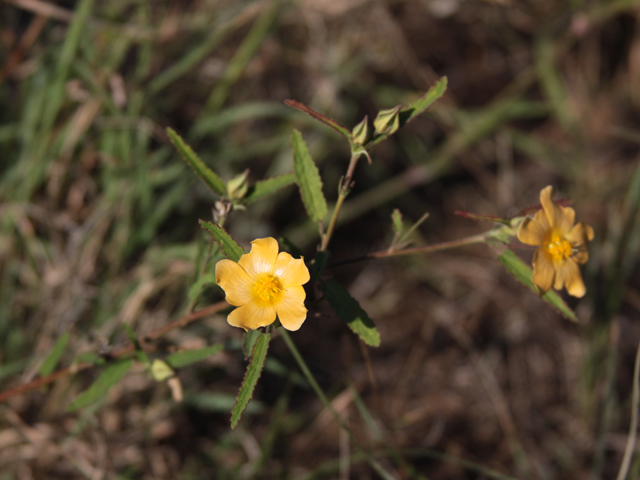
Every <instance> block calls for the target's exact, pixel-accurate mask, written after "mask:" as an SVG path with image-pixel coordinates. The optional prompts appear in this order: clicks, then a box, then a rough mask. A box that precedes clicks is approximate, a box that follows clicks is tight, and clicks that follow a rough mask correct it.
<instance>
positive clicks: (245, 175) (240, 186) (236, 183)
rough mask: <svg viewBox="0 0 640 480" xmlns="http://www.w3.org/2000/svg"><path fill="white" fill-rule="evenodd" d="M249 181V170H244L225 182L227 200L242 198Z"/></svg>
mask: <svg viewBox="0 0 640 480" xmlns="http://www.w3.org/2000/svg"><path fill="white" fill-rule="evenodd" d="M248 179H249V169H246V170H245V171H244V172H242V173H241V174H240V175H238V176H237V177H234V178H232V179H231V180H229V181H228V182H227V193H228V194H229V198H232V199H234V200H240V199H242V198H244V196H245V195H246V194H247V191H248V189H249V183H248V182H247V180H248Z"/></svg>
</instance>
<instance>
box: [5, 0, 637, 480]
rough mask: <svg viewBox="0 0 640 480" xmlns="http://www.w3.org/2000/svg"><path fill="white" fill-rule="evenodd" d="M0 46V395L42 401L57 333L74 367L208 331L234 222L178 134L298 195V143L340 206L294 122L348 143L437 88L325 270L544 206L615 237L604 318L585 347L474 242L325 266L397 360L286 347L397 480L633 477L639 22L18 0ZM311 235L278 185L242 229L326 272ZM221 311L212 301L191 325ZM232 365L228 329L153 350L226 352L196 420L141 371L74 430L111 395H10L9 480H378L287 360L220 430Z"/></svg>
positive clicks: (349, 210) (192, 373) (616, 15)
mask: <svg viewBox="0 0 640 480" xmlns="http://www.w3.org/2000/svg"><path fill="white" fill-rule="evenodd" d="M0 45H1V47H0V67H1V68H0V82H1V83H0V388H2V389H6V388H9V387H11V386H15V385H17V384H20V383H23V382H26V381H29V380H31V379H33V378H34V377H36V376H37V375H38V371H39V368H40V364H41V362H42V360H43V358H45V356H46V355H47V353H48V352H49V351H50V350H51V348H52V346H53V345H54V343H55V342H56V340H57V339H58V338H59V337H60V336H61V335H62V334H64V333H65V332H68V333H69V334H70V342H69V344H68V346H67V348H66V350H65V353H64V355H63V356H62V359H61V365H69V364H71V363H72V362H73V361H74V360H75V359H77V358H79V356H80V355H82V354H91V353H92V354H99V355H106V356H108V354H109V352H110V351H112V350H113V349H116V348H119V347H122V346H123V345H126V344H127V342H128V340H127V337H126V334H125V332H124V330H123V328H122V324H127V325H129V326H130V327H131V328H132V329H133V330H134V331H135V332H136V333H137V334H138V335H141V336H142V335H145V334H146V333H148V332H151V331H153V330H154V329H157V328H159V327H161V326H163V325H166V324H167V323H169V322H170V321H172V320H174V319H175V318H178V317H179V316H181V315H184V314H185V313H187V312H188V310H189V308H190V307H192V306H193V305H191V299H190V296H189V290H190V288H191V287H192V285H193V284H194V283H196V281H197V278H198V276H199V275H200V274H201V273H203V272H204V271H210V270H211V265H212V264H206V263H205V261H204V259H205V258H206V252H207V249H208V247H209V244H210V237H209V235H208V234H206V235H205V234H203V233H202V232H201V230H200V228H199V226H198V219H205V220H211V215H212V214H211V210H212V207H213V203H214V201H215V200H216V199H215V198H214V196H213V195H212V194H211V193H210V192H209V191H208V190H207V189H206V187H204V186H203V185H202V184H201V183H200V181H199V180H198V178H197V177H196V176H195V174H193V172H192V171H191V170H189V169H188V167H187V166H186V165H185V164H184V163H183V162H182V160H181V159H180V157H179V155H178V153H177V152H176V151H175V149H174V148H173V147H172V145H171V144H170V142H169V141H168V138H167V136H166V134H165V128H166V127H172V128H174V129H175V130H176V131H178V132H179V133H180V134H181V135H182V136H183V137H184V138H185V140H186V141H187V142H188V143H189V144H190V145H191V146H192V147H193V148H194V149H195V150H196V151H197V152H198V154H199V155H200V156H201V158H202V159H203V160H204V161H205V162H206V163H207V164H208V165H209V166H211V168H213V169H214V170H215V171H217V172H218V173H219V174H220V175H221V176H222V177H223V178H224V179H225V180H228V179H229V178H232V177H233V176H235V175H237V174H239V173H241V172H242V171H244V170H245V169H247V168H249V169H250V179H251V181H255V180H259V179H262V178H265V177H266V176H271V175H276V174H279V173H284V172H289V171H291V169H292V160H291V157H292V154H291V149H290V146H289V138H290V134H291V131H292V128H294V127H295V128H298V129H301V130H302V131H303V133H304V135H305V139H306V140H307V142H308V144H309V147H310V150H311V152H312V154H313V155H314V158H315V160H316V162H317V163H318V165H319V168H320V171H321V173H322V176H323V179H324V185H325V194H326V196H327V197H328V198H329V199H330V200H332V199H335V197H336V188H337V187H336V185H337V182H338V179H339V177H340V176H341V175H342V174H343V173H344V171H345V169H346V165H347V162H348V159H349V151H348V148H347V146H346V143H345V142H344V141H342V140H341V139H340V138H339V137H338V135H337V134H336V133H335V132H334V131H332V130H331V129H329V128H327V127H324V126H322V125H320V124H314V123H313V121H312V120H311V119H310V118H309V117H306V116H304V115H303V114H301V113H300V112H297V111H295V110H293V109H290V108H288V107H286V106H285V105H284V104H283V101H284V100H285V99H289V98H293V99H296V100H299V101H301V102H304V103H306V104H308V105H310V106H312V107H313V108H314V109H316V110H317V111H320V112H323V113H326V114H327V115H330V116H331V117H333V118H335V119H336V120H338V121H339V122H341V123H342V124H344V125H347V126H349V127H351V126H353V125H355V124H356V123H358V122H359V121H360V120H361V119H362V117H363V116H364V115H369V116H370V118H371V117H372V116H375V114H376V112H377V111H378V110H380V109H383V108H389V107H393V106H395V105H398V104H407V103H409V102H410V101H412V100H414V99H415V98H417V97H418V96H419V95H420V94H422V93H424V92H425V91H426V90H427V89H428V88H429V87H430V86H431V85H433V83H435V81H436V80H437V79H438V78H440V77H441V76H443V75H446V76H447V77H448V79H449V89H448V91H447V94H446V95H445V97H444V98H443V99H441V100H439V101H438V102H437V103H436V104H435V105H434V106H433V107H432V108H431V109H430V110H429V112H428V113H427V114H426V115H423V116H422V117H420V118H418V119H416V120H415V121H414V122H412V123H411V124H410V125H409V126H407V127H406V128H405V129H402V130H401V131H400V132H399V133H398V134H397V135H395V136H394V137H393V138H392V139H390V140H389V141H387V142H384V143H382V144H380V145H379V146H377V147H376V148H375V149H374V151H373V160H374V161H373V164H372V165H371V166H369V165H366V164H365V163H364V162H362V163H361V164H360V165H359V168H358V171H357V172H356V185H355V188H354V190H353V192H352V195H351V196H350V198H349V200H348V201H347V203H346V206H345V210H344V212H343V213H344V215H343V217H342V220H344V221H345V222H343V225H342V226H341V227H340V228H339V229H338V231H337V233H336V236H335V238H334V242H333V252H334V258H335V259H341V258H347V257H353V256H358V255H362V254H364V253H367V252H370V251H374V250H379V249H382V248H385V247H387V246H388V245H389V242H390V240H391V238H392V233H391V228H390V225H391V220H390V213H391V211H392V210H393V209H394V208H399V209H401V211H402V212H403V214H404V218H405V220H407V221H416V220H417V219H418V218H420V217H421V216H422V215H423V213H425V212H428V213H429V214H430V217H429V219H428V220H427V221H426V222H425V223H424V224H423V225H422V226H421V227H420V228H419V231H418V235H417V236H416V242H417V243H418V244H424V243H430V242H439V241H446V240H453V239H456V238H460V237H462V236H465V235H471V234H474V233H478V232H480V231H482V230H483V229H485V228H487V226H486V225H484V224H476V223H473V222H472V221H470V220H468V219H464V218H460V217H456V216H455V215H454V213H453V212H454V211H456V210H468V211H472V212H476V213H483V214H490V215H491V214H492V215H512V214H515V213H516V212H518V211H519V210H520V209H521V208H523V207H525V206H528V205H531V204H535V203H537V202H538V194H539V191H540V189H541V188H543V187H544V186H546V185H550V184H552V185H555V186H556V188H557V189H558V191H559V192H560V195H559V196H562V197H570V198H571V199H572V200H573V205H574V207H575V208H576V210H577V214H578V219H579V220H583V221H585V222H587V223H589V224H591V225H593V226H594V228H595V231H596V239H595V241H594V242H593V244H592V246H591V261H590V263H589V264H587V265H586V269H585V270H584V274H585V277H586V283H587V288H588V293H587V296H586V297H585V298H584V299H581V300H579V301H577V300H575V299H568V302H569V303H570V305H571V306H572V307H574V308H576V312H577V314H578V316H579V318H580V322H579V324H573V323H570V322H568V321H567V320H565V319H563V318H561V317H560V316H559V315H558V314H557V313H556V312H555V311H553V310H552V309H550V308H548V307H547V306H546V305H545V304H544V303H542V302H541V301H540V300H539V299H538V298H537V297H536V296H535V295H533V294H531V292H529V291H528V290H526V289H525V288H523V287H522V286H520V285H519V284H517V282H516V281H515V280H513V279H512V278H511V277H510V276H509V275H507V274H506V273H505V272H504V271H503V270H502V267H501V266H500V265H499V263H498V262H497V261H496V252H495V251H492V250H491V249H490V248H489V247H486V246H474V247H465V248H464V249H461V250H459V251H452V252H450V253H443V254H436V255H432V256H417V257H406V258H399V259H387V260H376V261H371V262H369V263H361V264H355V265H351V266H344V267H340V268H335V269H333V270H332V271H331V274H332V275H334V276H336V277H337V278H339V279H340V280H341V281H342V282H344V283H345V284H346V285H348V286H349V288H350V291H351V293H352V294H353V295H354V296H355V297H356V298H357V299H358V300H359V301H360V302H361V305H362V306H363V307H364V308H365V309H366V310H367V311H368V312H369V314H370V315H371V317H372V318H373V319H374V320H375V321H376V324H377V326H378V329H379V331H380V333H381V336H382V345H381V346H380V347H379V348H377V349H368V350H366V349H362V348H361V346H360V345H359V343H358V341H357V340H356V338H355V337H354V336H353V335H352V334H351V332H350V331H348V330H347V329H345V328H344V326H343V325H342V324H341V323H340V322H339V321H338V320H336V319H335V318H334V317H333V316H331V315H330V314H329V313H328V311H325V310H323V309H322V308H320V309H319V310H318V309H316V310H312V311H311V312H310V315H309V318H308V319H307V321H306V323H305V324H304V326H303V328H302V329H301V330H300V331H299V332H297V333H295V334H293V337H294V338H295V340H296V342H297V344H298V345H299V347H300V349H301V350H302V352H303V354H304V356H305V358H306V359H307V361H308V362H309V363H310V365H311V367H312V369H313V371H314V372H315V374H316V376H317V378H318V379H319V380H320V382H321V384H322V386H323V387H324V388H325V390H326V391H327V392H328V393H329V395H330V396H331V398H332V399H333V404H334V407H335V408H336V409H337V410H338V412H339V413H340V414H341V415H342V417H343V420H344V421H345V422H347V423H348V424H349V425H350V426H351V427H352V429H353V430H354V432H355V433H356V436H357V437H358V438H359V440H360V442H361V443H362V444H364V445H366V446H368V447H369V448H371V449H372V451H374V452H375V454H376V457H377V458H378V459H379V460H380V461H381V462H382V463H383V464H384V465H385V467H386V468H387V469H389V470H390V471H391V472H393V473H394V475H395V476H396V477H397V478H403V479H404V478H430V479H451V478H456V479H458V478H469V479H484V478H502V479H508V478H521V479H529V478H530V479H549V480H553V479H563V480H567V479H586V478H592V479H598V478H615V477H616V474H617V472H618V468H619V466H620V463H621V459H622V454H623V450H624V448H625V443H626V439H627V432H628V429H629V422H630V411H631V388H632V378H633V358H634V355H635V349H636V345H637V342H638V340H640V322H639V320H640V271H639V270H638V268H637V263H636V260H637V255H638V249H639V248H640V213H639V212H638V205H639V202H640V169H639V167H638V150H639V147H640V130H639V128H640V88H639V86H640V1H638V0H609V1H605V0H565V1H561V0H536V1H529V0H389V1H373V0H344V1H337V0H297V1H284V0H283V1H255V2H251V1H224V0H219V1H214V0H190V1H181V2H179V1H174V0H164V1H160V0H158V1H139V0H111V1H109V2H100V1H93V0H79V1H71V0H65V1H56V2H53V1H51V2H46V1H42V0H5V1H4V2H1V3H0ZM303 218H305V216H304V210H303V207H302V205H301V203H300V201H299V200H298V192H297V190H296V189H295V188H294V187H288V188H286V189H283V190H281V191H280V192H279V193H278V194H277V195H275V196H273V197H270V198H269V199H268V201H266V202H262V203H258V204H255V205H251V206H250V208H249V209H248V210H247V211H246V212H233V213H232V214H231V216H230V218H229V221H228V222H227V226H228V228H229V231H230V232H231V234H232V235H233V236H234V237H235V238H236V239H238V240H239V241H240V242H242V243H243V244H244V245H245V246H247V245H248V242H249V241H250V240H252V239H254V238H257V237H264V236H275V237H280V236H286V237H287V238H289V239H290V240H291V241H292V242H293V243H295V244H297V245H298V246H299V247H300V248H301V249H302V250H303V251H304V252H305V254H306V256H311V255H313V252H314V251H315V249H316V246H317V237H316V236H314V229H313V228H312V229H309V225H308V224H306V223H305V222H304V221H303V220H302V219H303ZM522 256H523V258H525V259H526V260H529V259H530V252H528V251H523V253H522ZM214 260H215V259H214ZM221 298H223V296H222V292H221V291H220V290H219V289H218V287H216V286H215V285H210V286H208V287H207V288H206V289H205V291H204V294H203V295H202V296H201V297H200V299H199V300H198V304H197V305H196V308H203V307H205V306H207V305H209V304H211V303H213V302H217V301H219V300H220V299H221ZM241 341H242V331H241V330H238V329H234V328H231V327H229V326H228V325H227V324H226V320H225V316H224V315H213V316H209V317H206V318H205V319H203V320H201V321H199V322H196V323H194V324H192V325H190V326H189V327H187V328H184V329H180V330H174V331H173V332H171V333H170V334H169V335H167V336H166V337H164V338H163V339H162V341H161V342H160V343H159V349H160V350H161V351H171V350H173V349H181V348H197V347H203V346H205V345H211V344H218V343H220V344H224V345H225V349H224V351H223V352H221V353H219V354H217V355H216V356H214V357H212V358H211V359H209V360H207V361H206V362H204V363H202V364H199V365H197V366H194V367H189V368H184V369H182V370H180V372H179V377H180V380H181V382H182V385H183V388H184V393H185V398H184V402H183V403H181V404H178V403H175V402H174V401H173V400H172V398H171V394H170V392H169V389H168V387H167V386H166V385H165V384H163V383H157V382H155V381H154V380H152V379H151V378H150V377H149V376H148V375H147V374H146V373H145V372H144V369H143V368H138V369H135V370H134V371H133V372H131V373H130V374H129V375H127V376H126V377H125V379H124V380H123V381H122V382H120V384H118V385H117V386H116V387H114V389H112V391H111V392H110V394H109V396H108V398H105V399H104V400H103V401H102V402H100V404H98V405H96V406H92V407H88V408H87V409H85V410H83V411H81V412H80V413H74V414H69V413H67V412H66V407H67V406H68V404H69V403H70V402H71V401H72V400H73V399H74V398H75V397H76V396H77V394H78V393H79V392H81V391H82V390H84V389H86V388H87V386H88V385H89V384H90V383H91V381H92V380H93V379H95V377H96V372H95V371H87V372H83V373H81V374H79V375H77V376H73V377H67V378H65V379H63V380H60V381H58V382H57V383H55V384H53V385H51V386H50V387H46V388H42V389H39V390H36V391H32V392H29V393H27V394H24V395H20V396H17V397H14V398H12V399H10V400H9V401H7V402H5V403H4V404H2V405H0V412H1V414H0V478H1V479H3V480H4V479H7V480H9V479H16V480H17V479H20V480H23V479H25V480H28V479H58V478H60V479H62V478H64V479H76V478H77V479H81V478H90V479H103V478H104V479H134V478H135V479H176V478H179V479H204V478H207V479H210V478H216V479H236V478H283V479H290V478H291V479H302V478H304V479H310V478H341V479H348V478H358V479H366V478H377V477H376V474H375V473H374V472H372V471H371V469H370V467H369V466H368V465H366V464H365V463H363V459H362V457H361V456H359V455H358V454H357V452H356V451H355V450H354V449H353V445H351V444H350V442H349V439H348V437H347V436H345V434H344V433H341V432H340V429H339V428H338V425H337V424H336V422H335V421H334V420H333V418H332V417H331V415H329V414H328V412H327V411H325V410H323V408H322V404H321V403H320V401H319V400H318V399H317V398H316V397H315V396H314V395H313V393H312V391H311V390H310V389H309V388H308V386H307V385H306V383H305V382H304V380H303V379H302V378H301V377H300V376H299V374H298V373H297V368H296V365H295V362H294V360H293V359H292V358H291V356H290V354H289V352H288V350H287V349H286V347H285V346H284V344H283V343H282V340H281V339H278V338H275V339H274V341H273V342H272V344H271V348H270V352H269V360H268V362H267V368H266V371H265V372H264V373H263V376H262V378H261V381H260V383H259V385H258V388H257V390H256V395H255V396H254V400H253V402H252V403H251V405H250V409H249V410H248V411H247V412H246V413H245V415H244V417H243V420H242V422H241V425H240V426H239V427H237V428H236V429H235V430H233V431H232V430H230V428H229V410H230V408H231V406H232V404H233V402H234V399H235V395H236V393H237V389H238V385H239V384H240V381H241V380H242V377H243V374H244V367H245V361H244V358H243V355H242V352H241V349H240V344H241ZM639 475H640V461H638V460H634V462H633V463H632V467H631V472H630V478H638V476H639Z"/></svg>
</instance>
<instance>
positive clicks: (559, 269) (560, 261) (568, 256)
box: [518, 186, 593, 297]
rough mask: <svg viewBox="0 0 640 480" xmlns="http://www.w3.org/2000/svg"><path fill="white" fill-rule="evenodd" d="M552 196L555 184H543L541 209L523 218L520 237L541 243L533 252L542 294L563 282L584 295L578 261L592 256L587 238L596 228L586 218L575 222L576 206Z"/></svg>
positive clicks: (571, 291)
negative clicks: (560, 202) (557, 201)
mask: <svg viewBox="0 0 640 480" xmlns="http://www.w3.org/2000/svg"><path fill="white" fill-rule="evenodd" d="M552 198H553V187H551V186H549V187H545V188H543V189H542V191H541V192H540V203H542V210H539V211H538V212H536V214H535V216H534V217H533V219H531V218H525V219H524V221H523V222H522V223H521V224H520V227H519V228H518V240H520V241H521V242H522V243H526V244H528V245H539V246H540V248H538V249H537V250H536V253H535V254H534V255H533V283H535V284H536V286H537V287H538V288H539V289H540V292H541V293H542V294H544V293H546V292H547V291H548V290H549V289H551V287H552V286H553V288H555V289H556V290H560V289H561V288H562V287H563V286H564V287H565V288H566V289H567V292H569V295H573V296H574V297H582V296H583V295H584V294H585V292H586V289H585V286H584V282H583V281H582V276H581V275H580V268H579V267H578V264H579V263H586V261H587V260H588V259H589V252H587V242H589V241H591V240H592V239H593V228H591V227H590V226H589V225H587V224H585V223H583V222H580V223H577V224H576V225H574V224H573V223H574V221H575V216H576V212H575V211H574V210H573V208H569V207H561V206H560V205H556V204H555V203H554V202H553V200H552Z"/></svg>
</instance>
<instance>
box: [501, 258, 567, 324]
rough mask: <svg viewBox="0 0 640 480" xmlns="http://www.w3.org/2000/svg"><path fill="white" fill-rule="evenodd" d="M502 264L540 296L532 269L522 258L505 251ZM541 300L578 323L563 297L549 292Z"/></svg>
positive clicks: (551, 291)
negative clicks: (533, 278)
mask: <svg viewBox="0 0 640 480" xmlns="http://www.w3.org/2000/svg"><path fill="white" fill-rule="evenodd" d="M498 260H500V263H502V265H504V267H505V268H506V269H507V270H508V271H509V273H510V274H511V275H513V276H514V277H515V279H516V280H518V281H519V282H520V283H522V284H523V285H524V286H525V287H528V288H529V290H531V291H532V292H534V293H536V294H538V287H536V286H535V285H534V283H533V280H532V275H533V272H532V270H531V267H529V265H527V264H526V263H524V262H523V261H522V260H521V259H520V257H518V256H517V255H516V254H515V253H513V252H512V251H511V250H505V252H504V253H503V254H502V255H500V256H499V257H498ZM540 298H542V300H544V301H545V302H547V303H548V304H549V305H551V306H552V307H553V308H555V309H556V310H557V311H558V312H559V313H560V314H561V315H563V316H564V317H566V318H568V319H569V320H572V321H574V322H577V321H578V318H577V317H576V314H575V313H574V312H573V310H571V309H570V308H569V307H568V306H567V304H566V303H565V302H564V300H563V299H562V297H560V295H558V293H556V292H555V291H553V290H549V291H548V292H547V293H545V294H544V295H542V296H541V297H540Z"/></svg>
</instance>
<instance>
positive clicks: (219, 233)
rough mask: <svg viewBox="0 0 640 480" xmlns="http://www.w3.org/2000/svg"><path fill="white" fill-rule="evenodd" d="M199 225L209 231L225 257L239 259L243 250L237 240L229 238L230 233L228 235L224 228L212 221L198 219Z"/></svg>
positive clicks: (235, 260)
mask: <svg viewBox="0 0 640 480" xmlns="http://www.w3.org/2000/svg"><path fill="white" fill-rule="evenodd" d="M200 226H201V227H202V228H203V229H204V230H206V231H207V232H209V233H210V234H211V237H212V238H213V239H214V240H215V241H216V242H218V243H219V244H220V248H221V249H222V253H224V255H225V257H227V258H228V259H229V260H233V261H234V262H237V261H238V260H240V257H242V255H244V253H245V252H244V250H243V248H242V247H241V246H240V245H238V242H236V241H235V240H234V239H233V238H231V235H229V234H228V233H227V231H226V230H225V229H224V228H222V227H220V226H219V225H216V224H215V223H213V222H207V221H206V220H200Z"/></svg>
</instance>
